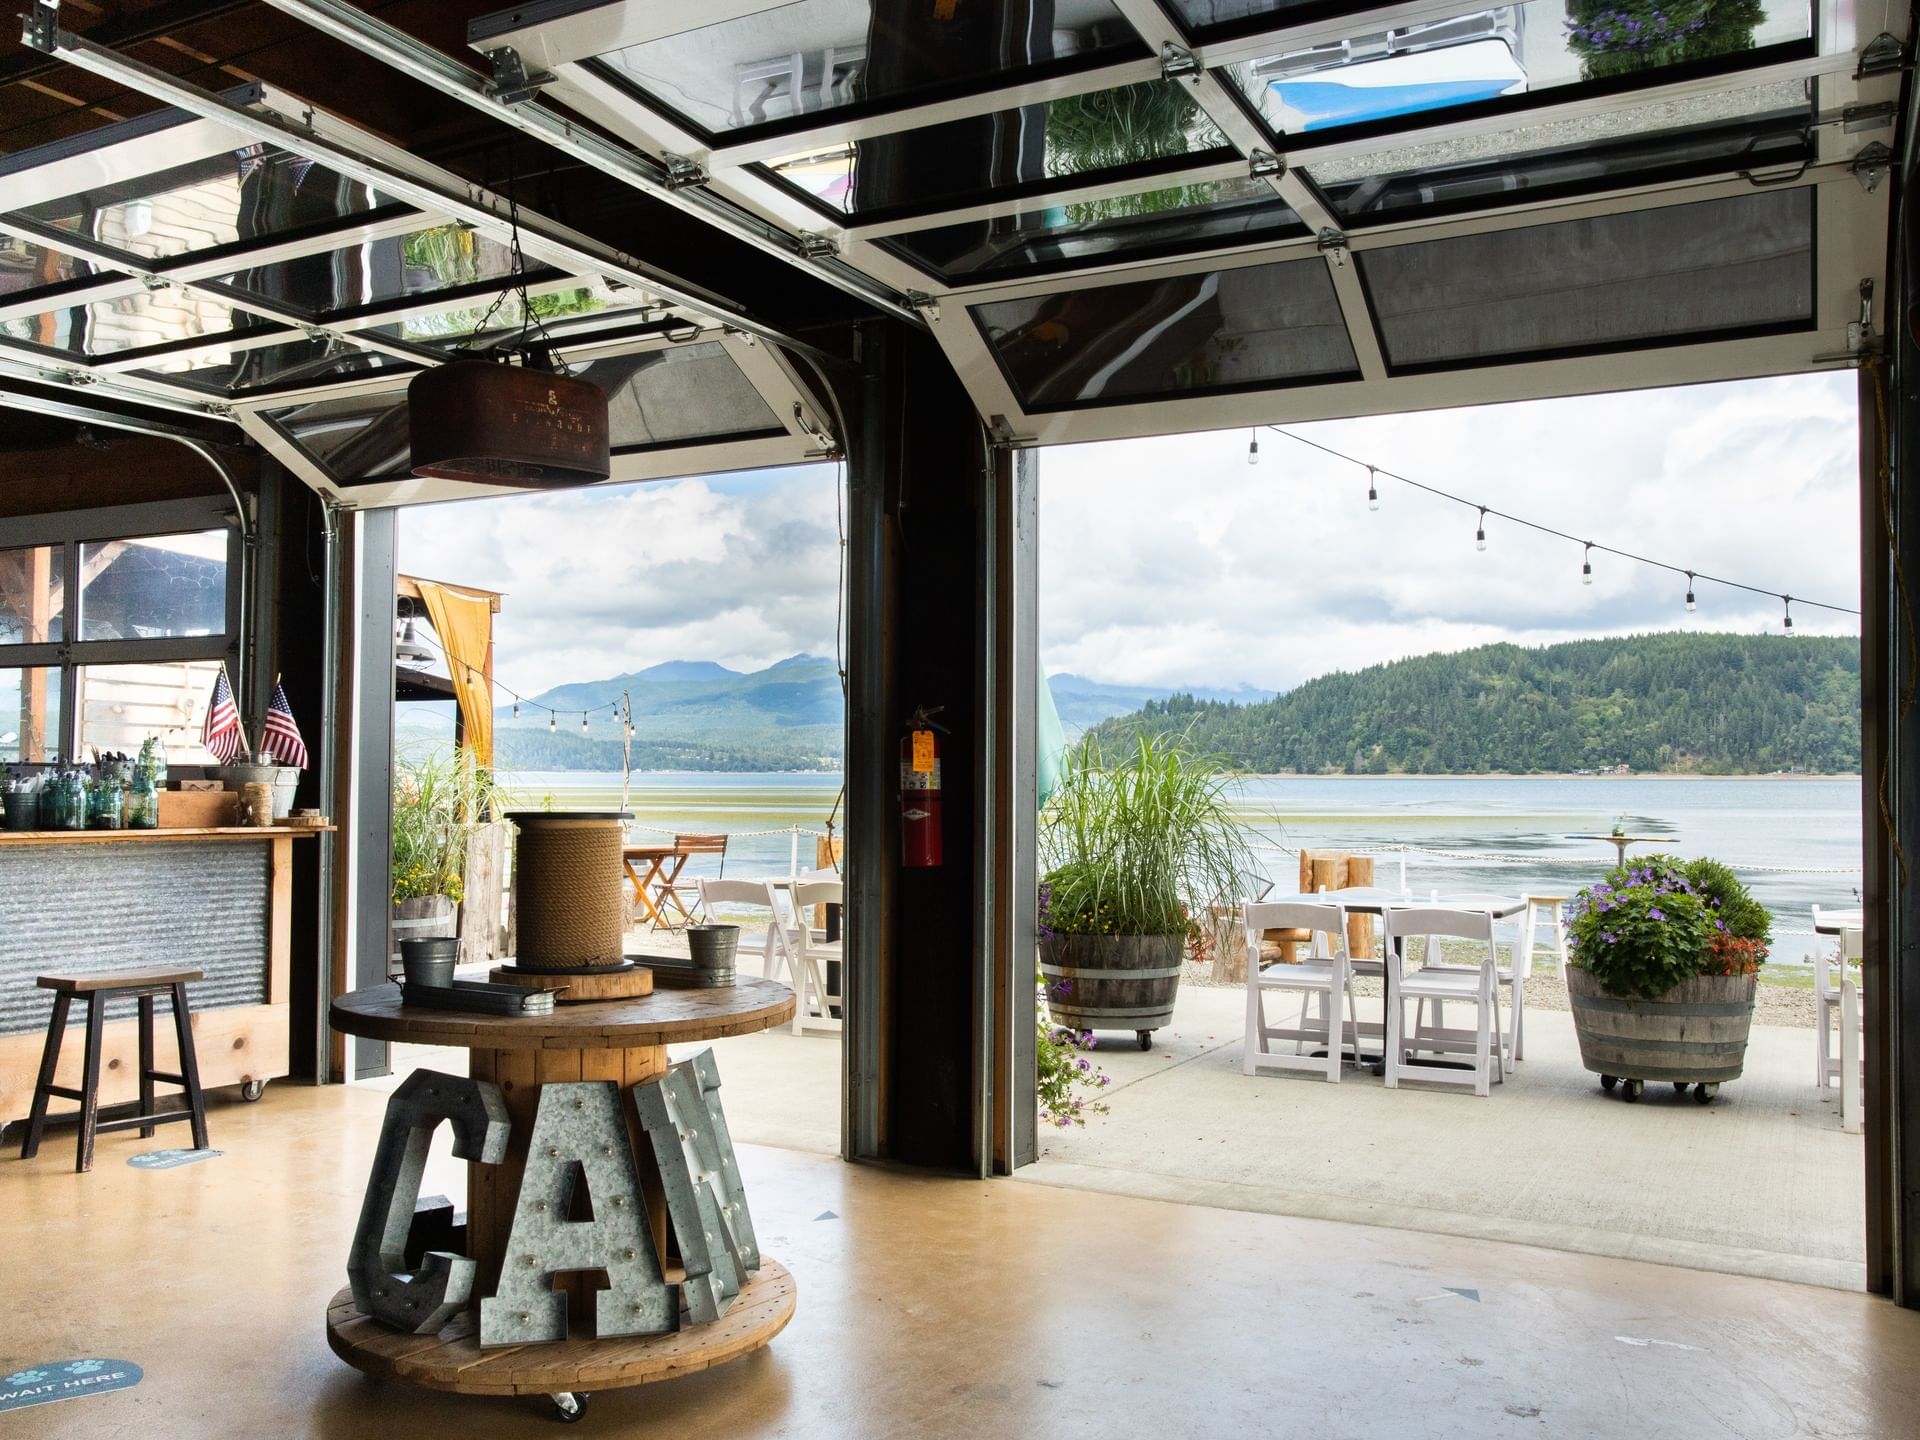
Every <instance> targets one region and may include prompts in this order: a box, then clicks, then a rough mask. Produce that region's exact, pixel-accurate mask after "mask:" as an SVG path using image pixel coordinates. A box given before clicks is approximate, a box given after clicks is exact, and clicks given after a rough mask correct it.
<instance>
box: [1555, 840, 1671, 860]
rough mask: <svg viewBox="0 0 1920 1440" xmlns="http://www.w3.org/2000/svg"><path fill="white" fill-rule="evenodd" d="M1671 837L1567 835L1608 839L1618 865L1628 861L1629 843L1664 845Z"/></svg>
mask: <svg viewBox="0 0 1920 1440" xmlns="http://www.w3.org/2000/svg"><path fill="white" fill-rule="evenodd" d="M1669 838H1671V837H1669V836H1666V835H1569V836H1567V839H1569V840H1604V841H1606V842H1607V843H1608V844H1609V845H1611V846H1613V853H1614V864H1616V865H1625V864H1626V863H1627V847H1628V846H1629V845H1664V844H1665V843H1666V842H1667V841H1668V839H1669Z"/></svg>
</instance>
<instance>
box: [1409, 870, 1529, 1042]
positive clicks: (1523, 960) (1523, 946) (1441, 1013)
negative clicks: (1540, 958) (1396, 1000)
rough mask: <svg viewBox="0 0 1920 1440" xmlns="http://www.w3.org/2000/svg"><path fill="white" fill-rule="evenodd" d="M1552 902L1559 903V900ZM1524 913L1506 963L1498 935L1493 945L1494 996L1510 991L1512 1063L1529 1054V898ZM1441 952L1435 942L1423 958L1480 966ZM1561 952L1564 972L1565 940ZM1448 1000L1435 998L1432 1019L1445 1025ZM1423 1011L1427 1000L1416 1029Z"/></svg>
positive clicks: (1442, 966)
mask: <svg viewBox="0 0 1920 1440" xmlns="http://www.w3.org/2000/svg"><path fill="white" fill-rule="evenodd" d="M1549 899H1551V897H1549ZM1553 903H1555V904H1557V903H1558V902H1557V901H1556V902H1553ZM1525 914H1526V919H1525V921H1523V922H1522V923H1521V925H1520V929H1519V933H1518V935H1517V936H1516V937H1515V939H1514V942H1513V947H1512V951H1511V953H1510V954H1509V955H1508V957H1507V963H1506V964H1504V965H1502V964H1501V963H1500V944H1499V940H1498V938H1497V937H1496V938H1495V941H1494V947H1493V949H1494V962H1493V984H1494V998H1495V999H1496V1000H1497V999H1498V998H1499V992H1500V991H1502V990H1505V991H1506V992H1507V997H1508V1005H1509V1006H1510V1008H1511V1009H1512V1011H1513V1024H1512V1025H1510V1026H1508V1027H1507V1031H1506V1038H1507V1049H1506V1051H1505V1053H1504V1054H1503V1055H1502V1057H1501V1059H1502V1063H1504V1064H1507V1065H1512V1064H1514V1063H1515V1062H1517V1061H1521V1060H1524V1059H1526V1058H1527V1050H1526V1046H1527V981H1528V980H1529V979H1530V978H1531V977H1532V975H1533V957H1534V942H1533V940H1532V938H1531V931H1532V928H1533V910H1532V906H1531V902H1529V906H1528V909H1527V911H1526V912H1525ZM1555 915H1556V917H1557V916H1558V911H1557V910H1556V911H1555ZM1556 928H1557V927H1556ZM1438 952H1439V946H1438V945H1437V944H1436V945H1435V946H1433V947H1432V951H1431V953H1429V954H1427V955H1426V956H1424V957H1423V962H1424V964H1425V965H1426V967H1427V968H1428V969H1430V970H1467V971H1472V970H1475V969H1477V968H1478V967H1477V966H1474V965H1460V964H1456V963H1451V962H1449V961H1447V960H1445V959H1443V958H1441V956H1440V955H1439V953H1438ZM1560 953H1561V955H1562V957H1563V959H1562V961H1561V968H1560V973H1561V974H1562V975H1565V974H1566V963H1565V960H1564V956H1565V955H1566V949H1565V945H1564V942H1563V943H1562V947H1561V951H1560ZM1445 1003H1446V1002H1444V1001H1441V1000H1436V1001H1434V1002H1433V1011H1434V1014H1433V1023H1434V1024H1435V1025H1436V1026H1439V1027H1442V1028H1444V1026H1445V1023H1446V1022H1445V1014H1446V1012H1445V1008H1444V1006H1445ZM1424 1011H1425V1004H1424V1002H1423V1003H1422V1004H1421V1005H1419V1006H1417V1007H1416V1008H1415V1011H1414V1028H1415V1029H1416V1030H1417V1029H1418V1028H1419V1026H1420V1022H1421V1021H1422V1020H1423V1019H1424V1018H1425V1016H1424Z"/></svg>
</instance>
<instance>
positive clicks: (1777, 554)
mask: <svg viewBox="0 0 1920 1440" xmlns="http://www.w3.org/2000/svg"><path fill="white" fill-rule="evenodd" d="M1291 428H1292V429H1294V430H1295V431H1296V432H1297V433H1299V434H1300V435H1303V436H1306V437H1308V438H1311V439H1313V440H1317V441H1319V442H1320V443H1322V444H1324V445H1328V446H1331V447H1332V448H1334V449H1336V450H1339V451H1342V452H1344V453H1346V454H1350V455H1354V456H1356V457H1358V458H1359V459H1361V460H1363V461H1365V462H1368V463H1372V464H1375V465H1378V466H1381V467H1383V468H1386V469H1389V470H1394V471H1397V472H1399V473H1400V474H1403V475H1405V476H1407V477H1409V478H1410V479H1413V480H1418V481H1422V482H1424V483H1427V484H1430V485H1435V486H1438V487H1440V488H1442V489H1445V490H1449V491H1452V492H1454V493H1456V494H1460V495H1464V496H1467V497H1469V498H1471V499H1472V500H1474V501H1475V502H1477V503H1482V504H1486V505H1488V506H1490V507H1492V508H1494V509H1496V510H1505V511H1508V512H1510V513H1512V514H1515V515H1519V516H1523V517H1525V518H1527V519H1529V520H1534V521H1537V522H1539V523H1541V524H1546V525H1551V526H1553V527H1554V528H1556V529H1561V530H1564V531H1566V532H1567V533H1568V534H1570V535H1574V536H1577V537H1579V538H1580V539H1591V540H1593V541H1595V542H1596V543H1598V544H1603V545H1612V546H1616V547H1618V548H1620V549H1622V550H1628V551H1633V552H1636V553H1639V554H1643V555H1647V556H1650V557H1653V558H1657V559H1660V560H1665V561H1669V562H1671V563H1673V564H1676V565H1680V566H1683V567H1688V566H1690V567H1692V568H1694V569H1696V570H1698V571H1700V572H1701V573H1702V574H1703V575H1704V574H1712V575H1720V576H1725V577H1726V578H1728V579H1733V580H1740V581H1744V582H1746V583H1749V584H1756V585H1760V586H1762V587H1763V588H1765V589H1768V590H1775V591H1784V592H1787V593H1791V594H1795V595H1804V596H1807V597H1810V598H1814V599H1822V600H1827V601H1830V602H1832V603H1834V604H1839V605H1847V606H1855V605H1857V604H1858V603H1859V548H1858V545H1859V541H1858V536H1859V511H1858V504H1859V502H1858V491H1857V485H1858V480H1857V475H1858V469H1857V466H1858V460H1857V443H1858V437H1857V433H1856V427H1855V410H1854V379H1853V377H1852V376H1851V375H1834V376H1810V377H1797V378H1792V379H1778V380H1765V381H1757V382H1745V383H1739V384H1727V385H1713V386H1692V387H1687V388H1684V389H1673V390H1657V391H1644V392H1639V393H1633V394H1622V395H1609V396H1596V397H1581V398H1575V399H1566V400H1551V401H1537V402H1527V403H1521V404H1513V405H1502V406H1488V407H1482V408H1479V409H1473V410H1452V411H1434V412H1427V413H1422V414H1414V415H1399V416H1388V417H1379V418H1370V419H1361V420H1345V421H1337V422H1328V423H1324V424H1317V425H1301V426H1295V427H1291ZM1247 439H1248V435H1247V432H1246V431H1231V432H1220V433H1216V434H1212V435H1199V436H1180V437H1169V438H1164V439H1156V440H1139V441H1128V442H1124V443H1115V444H1105V445H1085V446H1074V447H1065V448H1061V449H1057V450H1050V451H1048V452H1047V454H1046V455H1045V457H1044V458H1043V459H1042V461H1041V467H1040V471H1041V482H1040V546H1041V592H1040V594H1041V607H1040V625H1041V650H1042V654H1043V656H1044V658H1045V663H1046V666H1047V668H1048V669H1049V670H1050V671H1058V670H1072V671H1074V672H1076V673H1078V674H1084V675H1090V676H1093V677H1095V678H1097V679H1102V680H1110V681H1114V682H1125V683H1133V684H1155V685H1183V684H1190V685H1209V686H1212V685H1231V684H1251V685H1254V686H1258V687H1260V688H1263V689H1281V688H1286V687H1289V686H1292V685H1295V684H1298V683H1299V682H1300V681H1301V680H1304V679H1307V678H1310V677H1311V676H1313V675H1316V674H1320V673H1322V672H1324V671H1326V670H1330V669H1357V668H1359V667H1361V666H1364V665H1371V664H1376V663H1378V662H1380V661H1383V660H1390V659H1394V658H1397V657H1399V656H1403V655H1413V654H1420V653H1423V652H1426V651H1430V650H1444V649H1458V648H1461V647H1463V646H1468V645H1477V644H1483V643H1486V642H1488V641H1494V640H1510V641H1514V642H1516V643H1521V644H1543V643H1547V642H1550V641H1554V640H1561V639H1568V638H1574V637H1578V636H1586V635H1602V634H1621V633H1630V632H1633V631H1641V630H1652V629H1673V628H1679V627H1681V626H1683V625H1689V624H1690V625H1692V626H1695V627H1698V628H1702V629H1721V630H1737V631H1756V630H1760V629H1766V628H1772V629H1776V630H1777V629H1778V628H1779V625H1780V618H1781V609H1782V607H1781V605H1780V602H1779V600H1778V599H1777V598H1772V597H1769V596H1753V595H1745V594H1743V593H1741V592H1739V591H1736V590H1731V589H1727V588H1725V587H1722V586H1718V585H1714V584H1711V583H1709V582H1707V581H1705V580H1702V581H1700V582H1698V584H1697V585H1696V587H1695V588H1696V592H1697V594H1698V596H1699V602H1700V608H1699V611H1698V613H1697V614H1696V615H1695V616H1693V617H1691V619H1689V618H1688V617H1687V616H1686V615H1685V613H1684V610H1683V608H1682V603H1681V602H1682V596H1683V595H1684V592H1685V589H1686V582H1685V579H1684V578H1683V577H1681V576H1677V575H1673V574H1669V573H1667V572H1665V571H1661V570H1656V569H1652V568H1651V567H1647V566H1642V565H1635V564H1633V563H1631V562H1629V561H1626V560H1623V559H1620V558H1618V557H1615V556H1611V555H1606V554H1596V555H1595V556H1594V557H1593V569H1594V576H1593V584H1592V585H1591V586H1586V585H1582V584H1581V583H1580V564H1581V558H1582V550H1581V546H1580V545H1579V544H1578V543H1574V542H1570V541H1567V540H1560V539H1555V538H1553V537H1550V536H1544V535H1538V534H1533V533H1530V532H1528V531H1526V530H1524V529H1521V528H1519V527H1516V526H1514V525H1512V524H1510V523H1508V522H1506V521H1503V520H1501V519H1499V518H1497V517H1489V518H1488V520H1487V537H1488V547H1487V550H1486V552H1485V553H1479V552H1476V551H1475V549H1474V543H1473V532H1474V528H1475V524H1476V516H1475V513H1474V512H1473V511H1472V510H1471V509H1464V508H1462V507H1460V506H1457V505H1454V504H1451V503H1449V502H1447V501H1445V500H1442V499H1439V498H1438V497H1435V496H1430V495H1424V494H1421V493H1420V492H1419V491H1417V490H1413V489H1411V488H1409V487H1408V486H1406V485H1403V484H1400V483H1398V482H1396V481H1394V480H1391V479H1387V478H1385V477H1382V478H1381V480H1380V481H1379V490H1380V501H1381V506H1380V510H1379V511H1378V512H1377V513H1370V512H1369V511H1368V509H1367V505H1366V492H1367V473H1366V471H1365V470H1364V469H1361V468H1358V467H1356V466H1354V465H1351V464H1348V463H1346V462H1344V461H1341V460H1338V459H1335V458H1333V457H1331V456H1327V455H1323V454H1320V453H1318V452H1316V451H1314V450H1311V449H1309V448H1307V447H1305V446H1303V445H1300V444H1297V443H1295V442H1293V441H1291V440H1288V439H1287V438H1285V437H1284V436H1282V435H1278V434H1275V433H1273V432H1271V431H1262V432H1261V436H1260V463H1259V464H1258V465H1257V466H1251V467H1250V466H1249V465H1248V464H1247ZM1794 628H1795V629H1796V631H1804V632H1806V633H1809V634H1812V633H1839V634H1852V633H1857V624H1856V622H1855V620H1854V617H1852V616H1847V615H1829V614H1824V613H1822V612H1820V611H1817V610H1814V609H1812V608H1810V607H1807V606H1804V605H1796V606H1795V609H1794Z"/></svg>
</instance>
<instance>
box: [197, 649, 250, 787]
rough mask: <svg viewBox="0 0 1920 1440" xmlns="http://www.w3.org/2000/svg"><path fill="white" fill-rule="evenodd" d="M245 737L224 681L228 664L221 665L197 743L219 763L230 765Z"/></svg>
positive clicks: (225, 680) (238, 713)
mask: <svg viewBox="0 0 1920 1440" xmlns="http://www.w3.org/2000/svg"><path fill="white" fill-rule="evenodd" d="M243 739H244V737H243V736H242V735H241V733H240V712H239V711H238V710H236V709H235V708H234V704H233V687H232V686H231V685H229V684H228V683H227V667H226V666H224V665H222V666H221V667H220V673H219V674H218V675H216V676H215V677H214V680H213V699H211V700H209V701H208V702H207V724H206V728H205V729H204V730H203V731H202V732H201V734H200V743H201V744H202V745H204V746H206V747H207V752H208V753H209V754H210V755H212V756H213V758H214V759H216V760H218V761H219V762H220V763H221V764H222V765H231V764H232V763H233V757H234V756H236V755H238V754H239V753H240V747H241V744H242V743H243Z"/></svg>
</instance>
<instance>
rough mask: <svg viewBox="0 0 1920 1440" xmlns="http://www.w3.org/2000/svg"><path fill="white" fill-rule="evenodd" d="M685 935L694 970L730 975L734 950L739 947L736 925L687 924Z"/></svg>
mask: <svg viewBox="0 0 1920 1440" xmlns="http://www.w3.org/2000/svg"><path fill="white" fill-rule="evenodd" d="M686 936H687V951H688V953H689V954H690V955H691V956H692V957H693V968H694V969H695V970H698V971H699V972H700V973H701V974H703V975H714V976H716V977H717V976H722V975H724V976H728V977H731V976H732V974H733V957H734V952H735V951H736V950H738V949H739V947H740V927H739V926H738V925H689V926H688V927H687V929H686Z"/></svg>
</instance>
